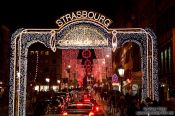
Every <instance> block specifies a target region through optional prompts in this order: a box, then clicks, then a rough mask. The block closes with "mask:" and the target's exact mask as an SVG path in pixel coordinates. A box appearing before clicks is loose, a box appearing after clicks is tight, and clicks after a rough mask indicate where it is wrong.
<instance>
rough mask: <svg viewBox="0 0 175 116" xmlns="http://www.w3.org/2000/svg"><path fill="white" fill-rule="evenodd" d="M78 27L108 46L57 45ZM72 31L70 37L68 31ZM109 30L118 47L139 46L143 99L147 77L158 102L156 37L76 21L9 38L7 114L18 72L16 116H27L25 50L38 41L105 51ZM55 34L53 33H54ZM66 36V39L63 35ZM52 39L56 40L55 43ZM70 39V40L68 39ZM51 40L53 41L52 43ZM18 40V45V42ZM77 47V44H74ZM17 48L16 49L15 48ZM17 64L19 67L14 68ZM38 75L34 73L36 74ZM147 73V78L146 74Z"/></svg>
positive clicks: (146, 32) (20, 32)
mask: <svg viewBox="0 0 175 116" xmlns="http://www.w3.org/2000/svg"><path fill="white" fill-rule="evenodd" d="M78 28H81V29H82V28H85V29H86V31H87V32H86V34H87V35H86V36H87V37H93V39H94V38H97V39H100V40H105V39H106V40H107V42H108V43H107V44H103V45H101V44H98V45H94V46H88V45H87V46H86V45H85V46H80V45H77V46H73V45H70V44H69V45H70V46H60V45H61V44H59V43H58V42H59V40H63V39H68V38H70V37H74V38H76V36H80V35H81V34H80V33H76V31H78V32H79V31H80V30H78ZM70 31H73V32H75V33H74V34H73V35H71V34H70V33H69V32H70ZM112 31H113V32H117V33H116V38H117V40H116V41H117V42H115V43H116V44H117V45H114V46H117V47H121V46H123V45H124V44H125V43H126V42H135V43H136V44H138V45H139V47H140V52H141V71H142V72H144V75H143V77H142V82H143V84H142V89H143V90H142V99H144V98H146V97H147V96H148V94H147V93H148V92H149V91H150V89H149V88H148V86H147V82H148V79H147V77H149V75H151V77H152V87H153V88H152V90H151V91H153V95H154V99H155V100H159V97H158V59H157V49H156V44H157V42H156V37H155V35H154V33H153V32H152V31H151V30H150V29H146V30H144V29H139V28H138V29H110V30H106V28H103V27H102V26H100V25H99V24H97V23H95V22H92V21H85V20H82V21H76V22H72V23H70V24H67V25H66V26H65V27H64V28H62V29H60V30H57V29H18V30H17V31H16V32H15V33H14V34H13V35H12V38H11V49H12V54H11V58H10V80H9V84H10V89H9V91H10V93H9V115H14V113H15V111H14V107H15V106H14V105H15V95H16V93H15V77H16V72H17V70H19V72H20V74H21V76H20V81H19V82H20V87H19V89H20V90H19V91H20V94H19V96H18V98H19V107H18V108H17V109H19V115H20V116H24V115H26V114H25V113H26V112H25V111H26V109H25V107H26V80H27V53H28V48H29V47H30V45H32V44H33V43H37V42H40V43H42V44H43V45H45V46H46V47H47V48H53V49H52V50H53V51H54V50H55V48H61V49H88V48H89V49H94V48H104V47H112V39H111V38H112V36H114V35H112ZM53 32H54V33H53ZM65 35H66V36H65ZM148 35H149V37H151V40H152V49H151V50H152V56H151V57H152V60H153V61H152V69H151V71H149V70H148V69H147V67H148V64H147V62H148V56H147V52H148V49H149V48H148V46H147V38H148ZM54 38H55V40H54ZM70 39H71V38H70ZM51 40H52V41H51ZM19 41H20V42H19ZM75 45H76V44H75ZM18 48H19V49H18ZM17 65H19V67H17ZM36 74H37V71H36ZM148 74H149V75H148Z"/></svg>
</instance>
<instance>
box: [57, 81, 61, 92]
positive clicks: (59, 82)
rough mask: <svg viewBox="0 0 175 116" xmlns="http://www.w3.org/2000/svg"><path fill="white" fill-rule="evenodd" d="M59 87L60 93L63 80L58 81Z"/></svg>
mask: <svg viewBox="0 0 175 116" xmlns="http://www.w3.org/2000/svg"><path fill="white" fill-rule="evenodd" d="M57 83H58V86H59V91H61V80H57Z"/></svg>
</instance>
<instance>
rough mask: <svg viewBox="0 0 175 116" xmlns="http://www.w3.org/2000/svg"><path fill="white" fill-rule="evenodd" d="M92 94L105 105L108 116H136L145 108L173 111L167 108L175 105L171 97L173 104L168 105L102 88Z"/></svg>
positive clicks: (96, 89) (95, 89) (136, 95)
mask: <svg viewBox="0 0 175 116" xmlns="http://www.w3.org/2000/svg"><path fill="white" fill-rule="evenodd" d="M94 92H95V95H96V96H97V98H98V99H99V100H101V101H103V103H105V104H106V106H107V107H106V111H107V112H108V114H109V115H112V116H116V115H117V116H137V115H138V112H139V111H143V112H144V110H145V108H155V109H156V108H158V107H159V108H160V107H162V108H167V110H172V111H174V110H175V109H172V108H171V109H170V108H169V105H170V104H173V103H175V99H173V96H172V99H171V100H172V101H173V102H171V103H168V104H159V102H158V101H156V100H152V99H151V98H149V97H147V98H145V99H141V98H140V96H139V95H138V94H135V95H133V94H130V93H126V94H123V93H121V92H120V91H116V90H115V91H114V90H111V91H107V90H105V89H103V88H94ZM174 98H175V97H174ZM172 107H175V104H174V105H172ZM153 110H154V109H153Z"/></svg>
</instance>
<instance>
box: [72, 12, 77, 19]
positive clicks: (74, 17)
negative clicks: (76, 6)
mask: <svg viewBox="0 0 175 116" xmlns="http://www.w3.org/2000/svg"><path fill="white" fill-rule="evenodd" d="M76 18H77V16H76V15H75V13H74V12H72V20H74V19H76Z"/></svg>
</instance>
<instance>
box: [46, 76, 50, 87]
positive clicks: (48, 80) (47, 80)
mask: <svg viewBox="0 0 175 116" xmlns="http://www.w3.org/2000/svg"><path fill="white" fill-rule="evenodd" d="M46 82H47V83H48V87H49V90H50V83H49V82H50V79H49V78H46Z"/></svg>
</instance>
